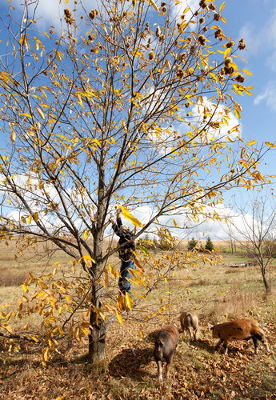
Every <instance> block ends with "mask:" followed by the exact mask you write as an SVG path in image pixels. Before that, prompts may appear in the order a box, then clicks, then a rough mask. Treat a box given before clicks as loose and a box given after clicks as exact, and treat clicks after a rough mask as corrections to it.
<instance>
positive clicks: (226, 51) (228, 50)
mask: <svg viewBox="0 0 276 400" xmlns="http://www.w3.org/2000/svg"><path fill="white" fill-rule="evenodd" d="M230 52H231V47H229V48H227V49H226V50H225V52H224V58H227V57H228V56H229V54H230Z"/></svg>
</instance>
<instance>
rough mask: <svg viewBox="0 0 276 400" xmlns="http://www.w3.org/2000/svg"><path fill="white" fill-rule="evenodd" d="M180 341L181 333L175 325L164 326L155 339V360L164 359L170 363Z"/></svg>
mask: <svg viewBox="0 0 276 400" xmlns="http://www.w3.org/2000/svg"><path fill="white" fill-rule="evenodd" d="M178 339H179V331H178V328H177V327H176V326H175V325H166V326H164V327H163V328H162V329H161V330H160V331H159V332H158V334H157V337H156V339H155V350H154V357H155V360H156V361H158V360H162V358H163V357H164V358H165V360H166V361H167V362H169V361H170V359H171V357H172V355H173V353H174V350H175V348H176V346H177V343H178Z"/></svg>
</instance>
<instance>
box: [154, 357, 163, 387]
mask: <svg viewBox="0 0 276 400" xmlns="http://www.w3.org/2000/svg"><path fill="white" fill-rule="evenodd" d="M156 363H157V368H158V380H159V382H160V383H162V382H163V376H162V361H161V360H159V361H157V362H156Z"/></svg>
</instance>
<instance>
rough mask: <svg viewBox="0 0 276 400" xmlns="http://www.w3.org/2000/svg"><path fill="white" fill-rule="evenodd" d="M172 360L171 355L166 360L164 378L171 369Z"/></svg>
mask: <svg viewBox="0 0 276 400" xmlns="http://www.w3.org/2000/svg"><path fill="white" fill-rule="evenodd" d="M172 360H173V355H172V356H171V357H170V358H169V359H168V360H167V363H166V371H165V377H166V378H167V377H168V376H169V369H170V367H171V364H172Z"/></svg>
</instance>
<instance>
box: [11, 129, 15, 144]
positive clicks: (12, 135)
mask: <svg viewBox="0 0 276 400" xmlns="http://www.w3.org/2000/svg"><path fill="white" fill-rule="evenodd" d="M15 139H16V134H15V132H14V131H12V133H11V141H12V142H13V143H14V142H15Z"/></svg>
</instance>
